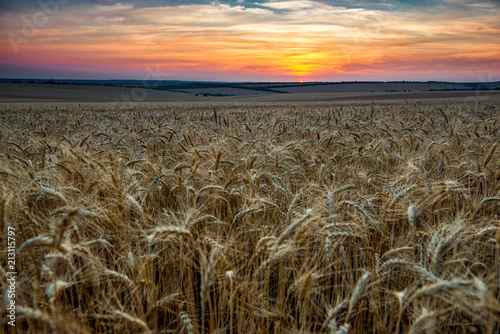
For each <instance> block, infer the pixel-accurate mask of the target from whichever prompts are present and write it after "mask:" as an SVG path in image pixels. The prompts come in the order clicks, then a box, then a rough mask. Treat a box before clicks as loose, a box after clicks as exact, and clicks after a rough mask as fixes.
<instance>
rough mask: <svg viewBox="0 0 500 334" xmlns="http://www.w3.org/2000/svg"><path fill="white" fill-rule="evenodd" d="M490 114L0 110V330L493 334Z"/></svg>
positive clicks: (146, 107)
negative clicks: (12, 318)
mask: <svg viewBox="0 0 500 334" xmlns="http://www.w3.org/2000/svg"><path fill="white" fill-rule="evenodd" d="M499 117H500V104H499V103H498V102H495V101H490V103H485V102H483V103H481V104H478V103H473V102H465V101H437V102H431V101H423V102H418V103H415V102H404V101H403V102H394V101H393V102H378V103H374V104H373V103H347V102H346V103H302V104H286V103H282V104H259V103H252V104H244V103H241V104H237V103H234V104H232V103H227V104H213V103H212V104H209V103H199V104H188V103H185V104H182V103H179V104H168V105H167V104H146V103H145V104H136V105H134V104H130V105H124V106H119V105H106V104H102V105H99V104H82V105H78V104H59V105H51V104H38V105H36V104H33V105H22V104H19V105H3V106H0V119H1V122H0V225H1V226H0V228H1V230H2V231H4V232H3V233H2V236H1V238H0V242H1V244H2V248H1V252H0V253H1V255H0V264H1V265H2V267H1V268H0V275H1V277H2V280H1V285H2V291H3V292H5V291H6V289H7V284H8V283H7V281H6V277H7V276H6V272H7V271H8V270H7V269H6V267H5V265H6V262H7V245H6V243H7V241H6V238H5V236H6V233H5V231H6V230H7V228H8V227H13V228H15V229H16V238H17V246H16V247H17V253H16V266H17V267H16V269H17V271H18V276H17V285H16V297H15V301H16V319H17V324H16V327H11V326H8V325H7V324H6V318H5V316H3V315H4V314H5V311H6V305H7V304H8V301H9V300H8V298H7V297H6V294H5V293H3V294H2V302H1V303H0V310H1V312H0V314H2V319H1V320H0V324H3V325H2V329H3V330H5V332H10V333H230V334H233V333H366V332H371V333H498V331H500V325H499V321H500V302H499V291H500V290H499V289H500V276H499V274H500V272H499V270H500V262H499V261H500V259H499V255H500V244H499V243H500V230H499V227H498V226H499V219H498V214H499V211H500V169H499V168H500V149H498V150H497V145H498V141H499V139H500V134H499V129H500V124H499V122H498V121H499Z"/></svg>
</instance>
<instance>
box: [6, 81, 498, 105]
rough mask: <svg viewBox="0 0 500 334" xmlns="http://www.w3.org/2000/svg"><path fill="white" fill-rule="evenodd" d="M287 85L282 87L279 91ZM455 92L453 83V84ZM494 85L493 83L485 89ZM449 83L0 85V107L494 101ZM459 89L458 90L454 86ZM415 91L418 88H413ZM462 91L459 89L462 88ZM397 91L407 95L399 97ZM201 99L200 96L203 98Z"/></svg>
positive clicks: (492, 92) (483, 92)
mask: <svg viewBox="0 0 500 334" xmlns="http://www.w3.org/2000/svg"><path fill="white" fill-rule="evenodd" d="M284 85H285V86H287V87H284ZM453 85H454V86H453V87H455V88H456V87H457V84H453ZM491 86H492V87H493V86H494V83H492V84H491ZM450 87H451V86H450V84H412V83H404V84H403V83H400V84H392V83H386V84H354V83H353V84H335V85H334V84H329V85H325V84H321V85H319V84H299V83H293V84H285V83H276V84H234V85H229V84H223V85H222V84H221V85H215V84H191V83H190V84H184V85H183V84H175V85H163V86H158V87H156V89H144V88H141V87H109V86H96V85H63V84H19V83H18V84H11V83H3V84H2V83H0V103H1V102H23V101H24V102H70V101H74V102H113V101H116V102H129V101H130V102H207V101H213V102H237V101H240V102H243V101H247V102H259V101H262V102H321V101H343V100H398V99H399V100H404V99H433V98H435V99H445V98H480V100H482V99H483V98H482V97H483V96H488V97H489V96H499V95H500V91H498V90H466V91H454V90H451V91H435V92H433V91H424V92H422V91H420V90H421V89H449V88H450ZM460 87H462V86H460ZM417 88H418V89H417ZM462 88H463V87H462ZM403 90H411V91H406V92H403ZM205 95H206V96H205Z"/></svg>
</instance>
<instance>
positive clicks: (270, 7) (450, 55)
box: [0, 0, 500, 77]
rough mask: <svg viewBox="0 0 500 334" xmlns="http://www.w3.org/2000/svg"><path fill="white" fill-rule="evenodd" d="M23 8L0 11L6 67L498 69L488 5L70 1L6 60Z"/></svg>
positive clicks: (498, 34) (292, 71) (301, 71)
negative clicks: (430, 6) (42, 65)
mask: <svg viewBox="0 0 500 334" xmlns="http://www.w3.org/2000/svg"><path fill="white" fill-rule="evenodd" d="M446 1H447V0H446ZM446 1H444V0H443V1H438V2H437V4H436V5H435V6H444V5H447V3H446ZM21 2H22V3H24V5H25V6H24V7H22V9H21V7H18V8H17V9H16V10H18V11H19V13H17V14H16V13H15V12H13V11H6V12H3V13H0V22H1V25H0V30H1V31H0V52H1V53H2V55H3V58H4V59H3V61H4V62H6V63H9V62H10V63H12V64H14V63H16V64H21V63H22V64H26V65H34V64H37V63H38V64H44V65H46V66H56V65H61V66H62V65H65V66H67V67H74V68H85V67H92V68H94V69H95V68H101V69H103V71H105V70H109V71H115V72H116V71H120V70H122V71H125V72H127V71H128V73H131V74H134V75H135V74H136V73H140V72H141V71H144V69H145V68H146V67H147V66H151V65H156V64H159V65H161V66H162V67H163V68H166V70H167V71H169V72H171V73H189V72H191V73H205V74H204V75H208V73H210V72H212V73H231V75H235V73H240V74H242V75H243V74H245V73H252V74H258V73H259V72H261V73H269V74H275V75H281V76H290V77H293V76H311V77H313V76H314V77H321V76H323V77H327V76H329V75H334V74H335V73H339V72H356V71H357V72H359V73H381V72H383V71H386V72H387V73H393V72H394V71H393V69H395V68H396V69H400V70H401V71H406V70H407V69H408V71H409V72H408V73H410V72H411V71H416V72H418V71H420V70H425V69H429V68H433V69H434V70H435V71H444V70H446V71H451V70H452V69H453V68H456V69H457V70H460V69H463V68H465V67H466V66H471V67H470V68H476V69H478V70H481V71H483V70H484V69H485V68H486V67H488V66H496V67H495V68H499V67H498V63H497V62H494V59H495V57H498V56H499V55H498V53H499V52H498V51H496V50H499V49H500V48H499V46H500V26H499V25H498V17H500V8H498V7H497V6H493V5H492V3H490V2H486V1H481V2H478V1H475V2H472V1H460V3H458V5H456V6H455V7H453V10H451V9H449V10H446V11H436V10H429V9H428V8H429V7H426V6H423V8H422V9H416V8H418V3H417V2H416V1H407V2H405V3H406V5H405V6H404V7H397V6H395V5H394V2H392V4H391V2H384V3H385V7H384V6H381V5H377V4H376V3H375V2H374V1H373V2H372V1H362V2H360V1H345V2H344V5H342V6H341V5H335V6H334V5H332V4H331V1H313V0H295V1H293V0H287V1H262V0H261V1H248V0H246V1H238V0H236V1H226V2H222V1H221V2H211V1H210V2H209V1H198V2H193V1H151V2H145V1H125V0H124V1H122V2H120V1H106V0H101V1H98V0H96V1H72V2H70V3H69V4H68V5H66V6H61V7H60V9H59V11H58V13H57V15H54V16H51V17H49V18H48V19H47V23H46V24H44V25H43V26H39V27H37V29H36V33H34V35H33V36H32V37H29V38H27V39H26V40H27V42H26V43H23V44H21V45H19V49H20V52H19V53H14V52H13V50H12V48H11V43H10V41H9V39H8V38H7V36H8V35H9V34H16V35H17V36H21V37H22V36H24V35H23V29H24V25H25V23H26V20H28V21H30V20H31V21H32V22H33V18H34V15H35V14H36V13H38V12H39V10H40V9H39V8H38V7H36V6H31V7H30V6H26V5H27V3H26V2H23V1H21ZM148 3H149V5H148ZM336 3H337V2H336ZM363 6H364V7H363ZM388 8H392V10H388ZM450 8H451V7H450ZM410 9H411V10H410ZM433 60H435V63H434V65H433ZM447 60H449V61H448V63H447ZM411 61H413V62H414V63H413V65H412V64H411ZM475 61H476V63H474V62H475ZM388 64H392V65H388ZM446 64H448V65H446ZM461 64H462V65H461ZM391 71H392V72H391ZM497 72H498V70H497ZM1 75H2V69H0V76H1Z"/></svg>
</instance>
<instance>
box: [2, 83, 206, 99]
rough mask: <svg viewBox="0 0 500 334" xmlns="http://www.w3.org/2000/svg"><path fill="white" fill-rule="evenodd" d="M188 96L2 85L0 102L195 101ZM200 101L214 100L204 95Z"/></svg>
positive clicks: (81, 87) (86, 87)
mask: <svg viewBox="0 0 500 334" xmlns="http://www.w3.org/2000/svg"><path fill="white" fill-rule="evenodd" d="M191 100H195V96H194V95H192V94H187V93H177V92H169V91H159V90H150V89H147V90H146V89H140V90H137V89H136V90H134V88H128V87H106V86H96V85H61V84H59V85H53V84H18V83H16V84H11V83H0V102H65V101H66V102H69V101H75V102H113V101H120V102H127V101H133V102H161V101H191ZM196 101H210V99H208V98H204V97H203V96H201V97H198V98H197V99H196Z"/></svg>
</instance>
